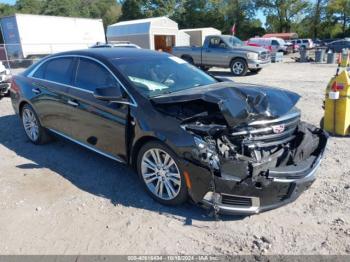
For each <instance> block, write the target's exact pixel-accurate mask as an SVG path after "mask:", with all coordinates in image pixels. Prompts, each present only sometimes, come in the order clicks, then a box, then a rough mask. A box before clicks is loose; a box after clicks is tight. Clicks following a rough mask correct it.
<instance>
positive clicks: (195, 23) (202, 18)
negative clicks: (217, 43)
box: [172, 0, 225, 29]
mask: <svg viewBox="0 0 350 262" xmlns="http://www.w3.org/2000/svg"><path fill="white" fill-rule="evenodd" d="M222 6H223V1H220V0H208V1H206V0H186V1H184V2H182V3H179V2H178V3H177V8H176V9H177V10H176V13H175V14H174V15H173V17H172V18H173V19H175V20H176V21H177V22H178V24H179V26H180V28H196V27H209V26H210V27H215V28H218V29H223V26H224V24H225V18H224V13H223V8H221V7H222Z"/></svg>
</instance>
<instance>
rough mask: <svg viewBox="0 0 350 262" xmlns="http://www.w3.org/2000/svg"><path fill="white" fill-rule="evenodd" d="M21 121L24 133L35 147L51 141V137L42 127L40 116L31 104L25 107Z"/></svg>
mask: <svg viewBox="0 0 350 262" xmlns="http://www.w3.org/2000/svg"><path fill="white" fill-rule="evenodd" d="M21 119H22V125H23V129H24V132H25V134H26V135H27V137H28V139H29V140H30V142H32V143H33V144H35V145H42V144H46V143H47V142H49V141H50V135H49V134H48V132H47V130H46V129H45V128H44V127H42V126H41V124H40V121H39V118H38V115H37V114H36V113H35V111H34V109H33V107H31V106H30V105H29V104H25V105H24V106H23V108H22V111H21Z"/></svg>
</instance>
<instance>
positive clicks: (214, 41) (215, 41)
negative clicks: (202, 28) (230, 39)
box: [209, 37, 226, 48]
mask: <svg viewBox="0 0 350 262" xmlns="http://www.w3.org/2000/svg"><path fill="white" fill-rule="evenodd" d="M209 47H210V48H226V44H225V42H224V41H222V39H221V38H220V37H213V38H211V39H210V42H209Z"/></svg>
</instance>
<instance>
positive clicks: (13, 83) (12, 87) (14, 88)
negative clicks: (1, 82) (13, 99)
mask: <svg viewBox="0 0 350 262" xmlns="http://www.w3.org/2000/svg"><path fill="white" fill-rule="evenodd" d="M11 91H13V92H14V93H18V92H19V87H18V85H17V83H16V80H15V78H14V77H12V78H11Z"/></svg>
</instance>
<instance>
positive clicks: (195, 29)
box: [181, 27, 221, 32]
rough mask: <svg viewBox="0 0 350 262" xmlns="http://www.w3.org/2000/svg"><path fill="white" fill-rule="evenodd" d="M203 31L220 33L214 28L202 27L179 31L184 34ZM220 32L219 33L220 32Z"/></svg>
mask: <svg viewBox="0 0 350 262" xmlns="http://www.w3.org/2000/svg"><path fill="white" fill-rule="evenodd" d="M205 30H215V31H220V30H219V29H216V28H214V27H202V28H188V29H181V31H184V32H186V31H187V32H191V31H205ZM220 32H221V31H220Z"/></svg>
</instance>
